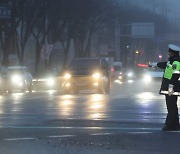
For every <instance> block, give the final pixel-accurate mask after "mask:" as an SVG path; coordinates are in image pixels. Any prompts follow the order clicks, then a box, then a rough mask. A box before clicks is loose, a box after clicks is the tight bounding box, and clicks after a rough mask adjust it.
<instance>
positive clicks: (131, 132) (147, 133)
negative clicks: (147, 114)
mask: <svg viewBox="0 0 180 154" xmlns="http://www.w3.org/2000/svg"><path fill="white" fill-rule="evenodd" d="M128 134H152V132H128Z"/></svg>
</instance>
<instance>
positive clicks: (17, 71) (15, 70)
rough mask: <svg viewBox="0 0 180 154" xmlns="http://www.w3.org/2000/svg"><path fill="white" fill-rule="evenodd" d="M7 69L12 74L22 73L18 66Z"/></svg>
mask: <svg viewBox="0 0 180 154" xmlns="http://www.w3.org/2000/svg"><path fill="white" fill-rule="evenodd" d="M8 70H9V73H12V74H14V73H22V71H23V70H22V69H20V68H17V69H8Z"/></svg>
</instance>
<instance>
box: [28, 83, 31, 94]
mask: <svg viewBox="0 0 180 154" xmlns="http://www.w3.org/2000/svg"><path fill="white" fill-rule="evenodd" d="M28 91H29V93H32V85H30V86H29V88H28Z"/></svg>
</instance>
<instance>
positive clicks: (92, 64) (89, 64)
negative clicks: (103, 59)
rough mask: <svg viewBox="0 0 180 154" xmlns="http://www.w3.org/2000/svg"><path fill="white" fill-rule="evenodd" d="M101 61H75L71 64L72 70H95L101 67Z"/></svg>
mask: <svg viewBox="0 0 180 154" xmlns="http://www.w3.org/2000/svg"><path fill="white" fill-rule="evenodd" d="M98 64H99V61H98V60H97V59H81V60H73V61H72V62H71V64H70V67H69V68H70V69H73V70H78V69H95V68H97V67H99V65H98Z"/></svg>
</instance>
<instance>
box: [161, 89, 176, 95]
mask: <svg viewBox="0 0 180 154" xmlns="http://www.w3.org/2000/svg"><path fill="white" fill-rule="evenodd" d="M160 93H161V94H167V95H168V94H169V92H168V91H165V90H161V91H160ZM172 95H175V96H180V92H173V94H172Z"/></svg>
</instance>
